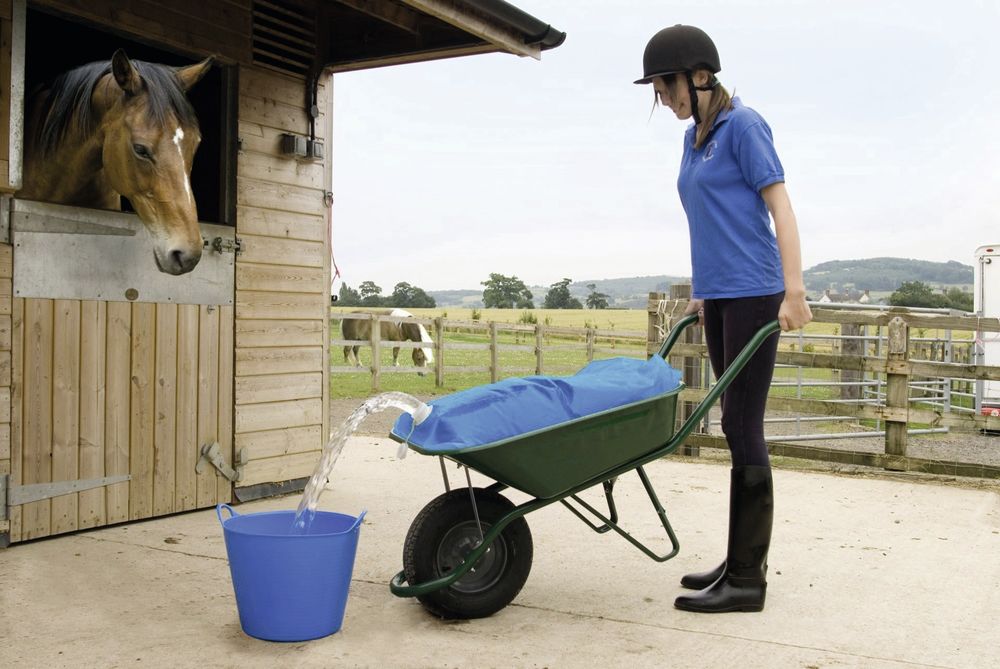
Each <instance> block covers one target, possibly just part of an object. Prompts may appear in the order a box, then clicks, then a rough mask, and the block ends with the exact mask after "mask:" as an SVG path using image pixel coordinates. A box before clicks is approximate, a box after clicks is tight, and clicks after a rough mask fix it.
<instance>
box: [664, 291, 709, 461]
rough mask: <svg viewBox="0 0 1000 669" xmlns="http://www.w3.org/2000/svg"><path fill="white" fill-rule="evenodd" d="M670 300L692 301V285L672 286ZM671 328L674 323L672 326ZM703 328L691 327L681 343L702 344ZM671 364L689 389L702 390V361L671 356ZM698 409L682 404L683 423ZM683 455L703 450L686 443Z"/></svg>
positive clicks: (681, 417) (689, 404) (691, 357)
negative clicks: (678, 371)
mask: <svg viewBox="0 0 1000 669" xmlns="http://www.w3.org/2000/svg"><path fill="white" fill-rule="evenodd" d="M670 299H672V300H688V301H689V300H690V299H691V284H689V283H682V284H673V285H672V286H670ZM670 325H671V326H672V325H673V323H671V324H670ZM702 329H703V328H702V327H701V326H700V325H692V326H689V327H688V328H687V329H686V330H684V334H683V336H682V337H681V339H680V341H682V342H684V343H685V344H700V343H701V341H702ZM670 359H671V364H672V365H673V366H674V367H677V368H678V369H680V370H681V374H682V378H683V379H684V385H686V386H687V387H688V388H701V359H700V358H697V357H694V356H683V357H681V356H670ZM696 407H697V403H696V402H692V401H690V400H685V401H684V402H682V403H681V407H680V411H679V412H678V414H679V418H680V420H681V421H686V420H687V419H688V418H689V417H690V416H691V414H693V413H694V410H695V408H696ZM681 453H682V454H684V455H691V456H698V455H700V454H701V449H700V448H699V447H698V446H692V445H690V444H687V443H685V444H684V446H683V448H682V450H681Z"/></svg>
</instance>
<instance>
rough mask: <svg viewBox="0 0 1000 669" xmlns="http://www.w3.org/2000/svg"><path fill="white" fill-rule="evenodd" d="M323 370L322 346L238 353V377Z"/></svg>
mask: <svg viewBox="0 0 1000 669" xmlns="http://www.w3.org/2000/svg"><path fill="white" fill-rule="evenodd" d="M322 369H323V347H322V346H300V347H275V348H250V349H239V350H237V351H236V376H237V378H240V377H244V376H255V375H259V374H292V373H296V372H318V371H321V370H322Z"/></svg>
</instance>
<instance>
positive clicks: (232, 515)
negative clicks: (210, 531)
mask: <svg viewBox="0 0 1000 669" xmlns="http://www.w3.org/2000/svg"><path fill="white" fill-rule="evenodd" d="M223 509H225V510H226V511H228V512H229V514H230V515H229V517H230V518H235V517H236V516H238V515H240V514H238V513H236V511H235V510H234V509H233V507H231V506H229V505H228V504H219V505H218V506H216V507H215V515H216V516H218V517H219V524H220V525H225V524H226V523H225V521H226V519H225V518H223V517H222V510H223Z"/></svg>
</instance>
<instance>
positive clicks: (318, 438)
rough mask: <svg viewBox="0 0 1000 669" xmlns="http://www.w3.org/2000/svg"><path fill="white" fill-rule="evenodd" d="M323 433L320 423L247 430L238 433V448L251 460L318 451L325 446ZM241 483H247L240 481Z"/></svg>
mask: <svg viewBox="0 0 1000 669" xmlns="http://www.w3.org/2000/svg"><path fill="white" fill-rule="evenodd" d="M323 435H324V433H323V432H322V430H321V428H320V426H319V425H309V426H306V427H289V428H284V429H281V430H268V431H266V432H247V433H245V434H238V435H236V448H237V450H241V449H245V451H246V454H247V457H248V458H249V460H250V461H253V460H262V459H266V458H275V457H282V456H287V455H294V454H296V453H307V452H308V453H316V452H318V451H319V449H321V448H322V446H323V441H324V437H323ZM240 485H247V484H246V483H245V482H243V481H240Z"/></svg>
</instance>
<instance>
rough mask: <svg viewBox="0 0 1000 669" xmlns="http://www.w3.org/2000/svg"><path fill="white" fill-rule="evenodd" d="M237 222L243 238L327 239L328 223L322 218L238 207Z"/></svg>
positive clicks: (312, 240)
mask: <svg viewBox="0 0 1000 669" xmlns="http://www.w3.org/2000/svg"><path fill="white" fill-rule="evenodd" d="M236 221H237V226H238V234H239V235H240V237H241V238H242V237H243V236H244V235H258V236H263V237H279V238H284V239H300V240H303V241H311V242H323V241H324V239H325V237H326V223H325V221H324V220H323V217H322V216H315V215H309V214H298V213H295V212H292V211H275V210H273V209H259V208H256V207H237V208H236ZM241 260H242V257H241ZM286 262H287V261H286Z"/></svg>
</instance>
